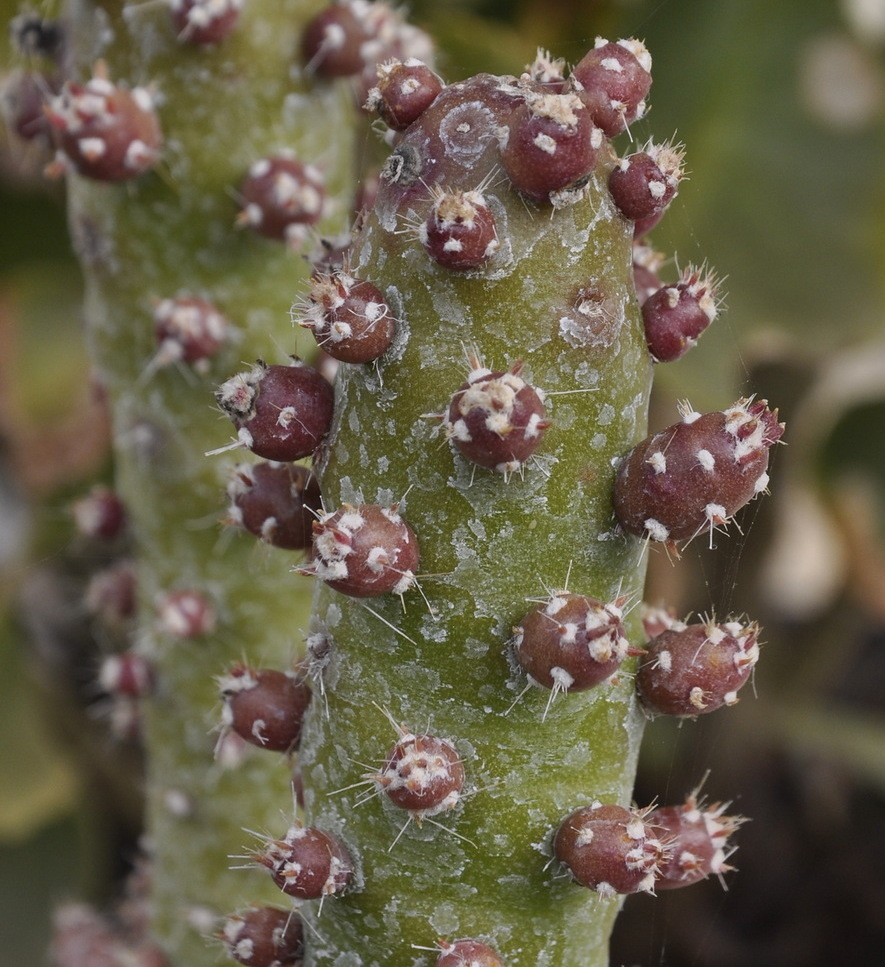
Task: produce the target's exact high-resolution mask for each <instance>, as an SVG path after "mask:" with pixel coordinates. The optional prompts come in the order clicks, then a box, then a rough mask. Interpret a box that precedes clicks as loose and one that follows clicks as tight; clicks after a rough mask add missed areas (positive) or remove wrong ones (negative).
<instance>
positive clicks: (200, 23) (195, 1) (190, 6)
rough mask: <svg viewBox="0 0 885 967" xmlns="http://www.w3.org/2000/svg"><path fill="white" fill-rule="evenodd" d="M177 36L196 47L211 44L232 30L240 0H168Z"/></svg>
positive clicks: (211, 45)
mask: <svg viewBox="0 0 885 967" xmlns="http://www.w3.org/2000/svg"><path fill="white" fill-rule="evenodd" d="M170 4H171V7H170V9H171V13H172V24H173V26H174V27H175V31H176V33H177V34H178V39H179V40H181V41H182V42H184V43H186V44H193V45H194V46H195V47H213V46H215V45H216V44H220V43H221V42H222V40H224V39H225V38H226V37H228V36H229V35H230V34H231V33H233V30H234V28H235V27H236V25H237V20H238V19H239V17H240V9H241V7H242V6H243V0H170Z"/></svg>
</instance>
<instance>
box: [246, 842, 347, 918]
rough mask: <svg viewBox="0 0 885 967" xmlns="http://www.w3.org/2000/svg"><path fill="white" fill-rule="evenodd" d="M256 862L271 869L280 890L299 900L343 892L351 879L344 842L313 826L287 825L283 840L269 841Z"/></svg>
mask: <svg viewBox="0 0 885 967" xmlns="http://www.w3.org/2000/svg"><path fill="white" fill-rule="evenodd" d="M255 861H256V862H257V863H260V864H261V865H262V866H265V867H267V869H268V870H270V875H271V877H272V879H273V881H274V883H275V884H276V885H277V886H278V887H279V888H280V889H281V890H282V891H283V893H285V894H287V895H288V896H292V897H296V898H298V899H300V900H317V899H319V898H320V897H323V896H334V895H337V894H339V893H342V892H343V891H344V890H346V889H347V887H348V886H349V884H350V881H351V879H352V878H353V863H352V862H351V859H350V854H349V853H348V852H347V850H346V849H345V847H344V844H343V843H342V842H341V841H340V840H339V839H337V838H336V837H335V836H332V835H331V834H329V833H325V832H323V831H322V830H321V829H317V828H316V827H315V826H301V825H294V826H290V827H289V829H288V830H287V832H286V835H285V836H284V837H283V839H274V840H270V841H269V842H268V843H267V844H266V846H265V849H264V852H263V853H259V854H258V855H257V856H256V857H255Z"/></svg>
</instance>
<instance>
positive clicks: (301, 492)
mask: <svg viewBox="0 0 885 967" xmlns="http://www.w3.org/2000/svg"><path fill="white" fill-rule="evenodd" d="M227 494H228V496H229V497H230V500H231V504H230V507H229V508H228V512H227V516H228V520H229V521H230V522H231V523H234V524H239V525H240V527H242V528H243V529H244V530H247V531H249V533H250V534H254V535H255V536H256V537H258V538H260V539H261V540H262V541H264V542H265V543H266V544H271V545H273V546H274V547H280V548H284V549H285V550H290V551H298V550H303V549H304V548H306V547H310V542H311V540H312V539H313V531H312V525H313V522H314V521H315V520H316V515H317V513H319V511H320V509H321V507H322V500H321V497H320V488H319V483H318V482H317V478H316V477H315V476H314V475H313V474H312V473H311V472H310V470H309V469H308V468H307V467H302V466H301V465H300V464H297V463H241V464H239V465H238V466H236V467H234V468H233V472H232V474H231V478H230V481H229V483H228V485H227Z"/></svg>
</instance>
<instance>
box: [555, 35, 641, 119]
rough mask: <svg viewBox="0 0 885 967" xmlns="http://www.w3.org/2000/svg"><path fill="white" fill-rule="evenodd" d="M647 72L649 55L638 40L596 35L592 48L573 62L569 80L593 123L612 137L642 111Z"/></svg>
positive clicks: (638, 116)
mask: <svg viewBox="0 0 885 967" xmlns="http://www.w3.org/2000/svg"><path fill="white" fill-rule="evenodd" d="M650 71H651V56H650V55H649V53H648V50H646V48H645V45H644V44H643V43H642V42H641V41H639V40H634V39H632V38H631V39H628V40H619V41H617V42H616V43H610V42H609V41H607V40H605V39H604V38H602V37H597V38H596V46H595V47H594V49H593V50H591V51H589V53H587V54H585V55H584V57H583V58H581V60H580V61H578V63H577V64H576V65H575V68H574V70H572V73H571V76H570V78H569V83H570V86H571V87H572V88H573V89H574V90H575V91H576V92H577V93H578V95H579V96H580V98H581V100H582V101H583V102H584V104H585V106H586V107H587V110H588V112H589V114H590V116H591V117H592V118H593V122H594V123H595V124H596V126H597V127H599V128H602V130H603V131H604V132H605V134H606V135H607V136H608V137H610V138H613V137H614V136H615V135H616V134H619V133H620V132H621V131H623V130H624V128H626V126H627V125H628V124H630V123H631V122H632V121H635V120H636V119H637V118H641V117H642V116H643V114H645V98H646V96H647V95H648V92H649V89H650V88H651V73H650Z"/></svg>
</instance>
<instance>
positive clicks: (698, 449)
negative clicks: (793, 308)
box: [613, 399, 784, 541]
mask: <svg viewBox="0 0 885 967" xmlns="http://www.w3.org/2000/svg"><path fill="white" fill-rule="evenodd" d="M783 431H784V425H783V424H782V423H778V421H777V411H774V412H772V411H771V410H769V409H768V405H767V403H766V402H765V401H764V400H751V399H742V400H738V401H737V402H736V403H735V404H734V405H733V406H732V407H731V408H730V409H728V410H725V411H723V412H721V413H707V414H704V415H701V414H700V413H695V412H692V411H691V410H690V409H688V408H684V409H683V418H682V422H681V423H676V424H674V425H673V426H669V427H667V429H665V430H662V431H661V432H660V433H655V434H654V435H652V436H650V437H648V438H647V439H645V440H643V442H642V443H640V444H639V445H638V446H636V447H634V448H633V449H632V450H631V451H630V452H629V453H628V454H627V456H626V457H624V459H623V460H622V461H621V464H620V466H619V467H618V472H617V477H616V479H615V487H614V494H613V496H614V507H615V514H616V516H617V519H618V521H619V523H620V525H621V527H623V528H624V530H625V531H627V532H628V533H630V534H635V535H637V536H638V537H645V538H648V539H650V540H654V541H681V540H690V539H691V538H693V537H695V536H696V535H698V534H701V533H704V532H706V531H712V530H713V529H714V528H717V527H720V526H722V525H723V524H725V523H726V522H727V521H728V520H729V519H730V518H731V517H732V516H733V515H734V514H736V513H737V512H738V510H740V509H741V507H743V506H744V505H745V504H746V503H748V502H749V501H750V500H752V498H753V497H755V496H756V494H758V493H761V492H762V491H764V490H765V489H766V487H767V486H768V474H767V472H766V471H767V469H768V451H769V448H770V447H771V446H772V445H773V444H774V443H776V442H777V441H778V440H779V439H780V437H781V435H782V434H783Z"/></svg>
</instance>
